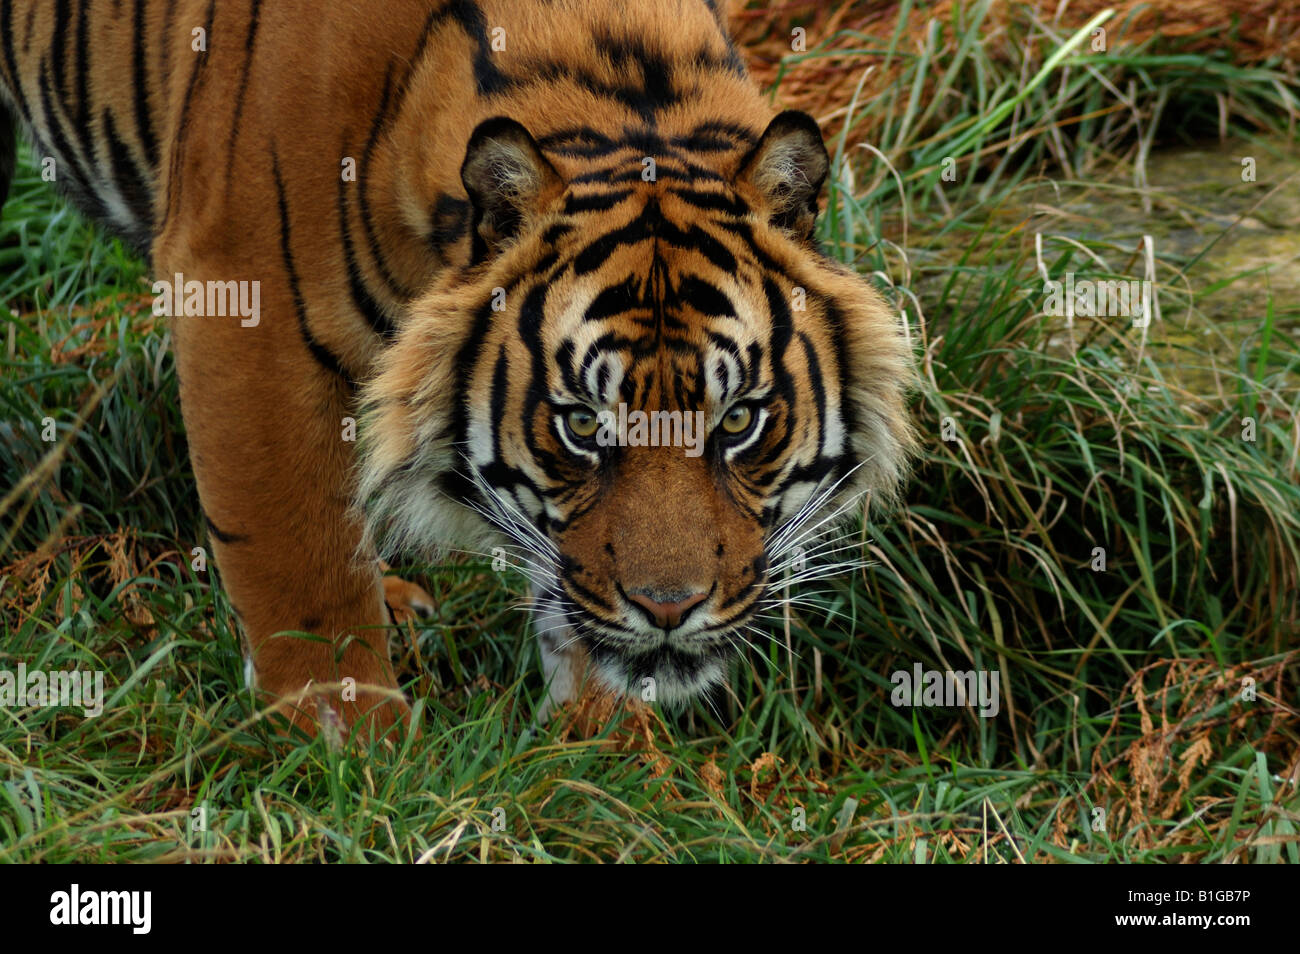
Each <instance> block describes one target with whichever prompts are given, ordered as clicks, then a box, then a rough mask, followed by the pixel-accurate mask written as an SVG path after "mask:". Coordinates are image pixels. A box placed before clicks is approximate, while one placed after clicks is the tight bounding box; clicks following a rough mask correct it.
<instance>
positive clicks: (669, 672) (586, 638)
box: [566, 599, 757, 708]
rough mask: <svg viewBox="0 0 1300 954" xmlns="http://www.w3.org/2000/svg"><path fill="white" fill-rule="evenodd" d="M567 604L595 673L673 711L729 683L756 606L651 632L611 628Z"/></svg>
mask: <svg viewBox="0 0 1300 954" xmlns="http://www.w3.org/2000/svg"><path fill="white" fill-rule="evenodd" d="M566 602H568V603H569V613H570V616H571V619H572V632H573V638H574V639H575V640H576V642H577V643H579V644H580V645H581V646H582V647H583V648H584V649H585V650H586V652H587V655H588V658H589V660H590V662H591V671H592V674H593V675H594V676H595V677H596V678H597V679H599V680H600V681H601V682H602V683H603V684H604V685H605V686H606V687H607V688H609V689H611V690H613V691H615V692H617V693H620V694H623V695H627V696H631V697H633V698H638V699H640V700H641V701H643V702H651V703H659V704H662V705H664V706H666V707H669V708H680V707H681V706H683V705H685V704H687V703H688V702H690V701H691V700H693V699H694V698H696V697H698V696H700V695H701V694H703V693H704V692H705V691H706V690H708V689H709V688H711V687H712V686H715V685H718V684H720V683H722V682H723V681H724V680H725V678H726V673H727V667H728V664H729V663H730V661H731V660H732V659H733V658H734V657H735V656H736V653H737V652H738V649H739V647H740V646H741V645H743V644H744V643H745V641H746V640H745V639H744V637H743V636H742V635H741V631H742V630H743V628H744V626H745V624H746V623H747V622H748V621H749V620H750V619H751V618H752V616H753V612H754V610H755V609H756V605H757V601H755V603H754V604H751V606H750V607H749V608H747V609H746V610H744V611H742V612H740V613H738V614H732V615H730V617H729V618H728V619H727V620H720V621H714V622H712V623H708V622H705V621H704V620H699V621H697V623H696V626H694V627H690V628H689V631H687V630H685V629H677V630H671V631H665V630H658V631H651V632H650V633H646V632H634V631H632V630H631V629H627V628H624V627H621V626H620V627H611V626H610V625H609V624H607V623H606V622H604V621H603V620H600V619H599V618H597V617H595V616H594V615H593V614H591V612H590V611H589V610H587V609H586V608H585V607H582V606H581V605H580V604H577V603H576V602H575V601H573V600H571V599H570V600H567V601H566Z"/></svg>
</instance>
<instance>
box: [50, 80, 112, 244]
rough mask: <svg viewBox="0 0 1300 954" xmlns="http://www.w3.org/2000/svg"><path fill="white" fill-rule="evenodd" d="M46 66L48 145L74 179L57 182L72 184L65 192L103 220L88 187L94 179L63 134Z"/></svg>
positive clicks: (102, 210) (96, 198)
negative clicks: (69, 169) (64, 163)
mask: <svg viewBox="0 0 1300 954" xmlns="http://www.w3.org/2000/svg"><path fill="white" fill-rule="evenodd" d="M46 65H47V64H46V63H45V61H44V60H42V62H41V79H40V94H41V109H42V110H43V111H44V115H45V118H46V119H47V120H49V127H50V141H51V145H53V146H54V149H55V151H56V152H57V153H58V154H59V157H60V158H62V159H63V160H64V161H66V162H67V164H68V165H69V166H71V167H72V176H73V182H72V183H69V182H67V180H66V179H63V180H60V181H62V182H63V185H64V186H65V188H67V187H68V186H71V188H69V189H68V194H69V195H70V196H71V197H72V198H73V200H74V201H75V202H76V203H77V204H78V205H79V206H81V208H82V210H83V211H85V213H86V214H87V215H88V216H90V217H91V218H93V219H96V220H99V221H101V222H102V221H106V220H107V219H108V210H107V209H106V208H105V207H104V203H103V202H102V201H101V200H100V198H99V196H97V195H96V194H95V192H94V190H93V189H92V188H91V183H92V182H93V181H94V178H93V176H91V175H90V174H89V173H87V171H86V169H85V167H84V166H82V164H81V160H80V159H79V158H78V156H77V153H76V152H75V151H73V148H72V143H70V142H69V141H68V138H67V135H66V134H65V133H64V130H63V123H62V121H61V120H60V118H59V112H60V110H59V106H58V103H57V102H56V101H55V99H54V93H53V91H52V90H51V89H50V76H49V70H48V69H47V68H46Z"/></svg>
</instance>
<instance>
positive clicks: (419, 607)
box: [380, 563, 438, 624]
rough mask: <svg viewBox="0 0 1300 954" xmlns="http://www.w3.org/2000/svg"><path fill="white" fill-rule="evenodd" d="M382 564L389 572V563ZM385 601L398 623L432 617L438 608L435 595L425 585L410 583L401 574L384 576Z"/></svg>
mask: <svg viewBox="0 0 1300 954" xmlns="http://www.w3.org/2000/svg"><path fill="white" fill-rule="evenodd" d="M380 566H381V567H382V569H383V571H384V573H385V574H388V570H389V566H388V564H387V563H383V564H380ZM384 602H385V603H387V604H388V610H389V612H390V613H392V614H393V622H394V623H398V624H401V623H406V622H408V621H411V620H415V619H430V618H431V617H432V616H433V614H434V613H435V612H437V609H438V607H437V604H436V603H435V602H434V601H433V597H432V596H430V595H429V593H428V591H426V590H425V589H424V587H422V586H418V585H416V584H415V583H408V582H407V581H406V580H404V579H402V578H401V577H400V576H392V575H385V576H384Z"/></svg>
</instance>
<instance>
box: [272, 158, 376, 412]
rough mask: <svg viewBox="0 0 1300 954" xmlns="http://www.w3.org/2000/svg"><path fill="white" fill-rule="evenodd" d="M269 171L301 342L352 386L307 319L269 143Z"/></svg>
mask: <svg viewBox="0 0 1300 954" xmlns="http://www.w3.org/2000/svg"><path fill="white" fill-rule="evenodd" d="M271 175H272V177H273V178H274V179H275V197H276V202H277V203H278V205H279V209H280V253H281V255H282V256H283V257H284V270H285V271H286V272H287V273H288V275H289V291H290V293H292V295H293V307H294V311H295V312H296V313H297V315H298V331H299V333H301V335H302V340H303V344H305V345H306V346H307V350H308V351H310V352H311V354H312V357H313V358H315V359H316V360H317V362H319V363H320V365H321V367H323V368H325V370H327V371H329V372H331V373H332V374H336V375H338V376H339V377H340V378H342V379H343V380H344V381H346V382H347V383H348V385H349V386H350V387H353V388H355V387H356V382H355V380H353V378H352V375H350V374H348V372H347V371H345V370H344V368H343V364H342V362H340V361H339V359H338V358H337V357H336V356H335V355H334V353H333V352H332V351H330V350H329V349H328V348H326V347H325V346H324V345H323V344H321V343H320V342H319V341H317V340H316V338H315V337H314V336H313V335H312V333H311V327H310V326H309V325H308V323H307V303H306V301H304V300H303V297H302V289H301V287H300V286H299V284H298V271H297V269H296V268H295V267H294V264H293V248H292V243H291V242H290V240H289V202H288V199H287V198H286V197H285V193H284V180H283V179H282V178H281V177H280V159H279V156H278V154H277V153H276V150H275V147H274V146H272V147H271Z"/></svg>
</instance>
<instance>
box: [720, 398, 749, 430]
mask: <svg viewBox="0 0 1300 954" xmlns="http://www.w3.org/2000/svg"><path fill="white" fill-rule="evenodd" d="M753 420H754V412H753V411H752V410H751V409H750V408H749V406H748V405H747V404H737V405H736V406H735V407H733V408H732V409H731V410H729V411H728V412H727V413H726V414H724V415H723V417H722V429H723V430H724V431H726V432H727V433H728V434H743V433H744V432H745V431H747V430H749V425H750V423H751V422H752V421H753Z"/></svg>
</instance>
